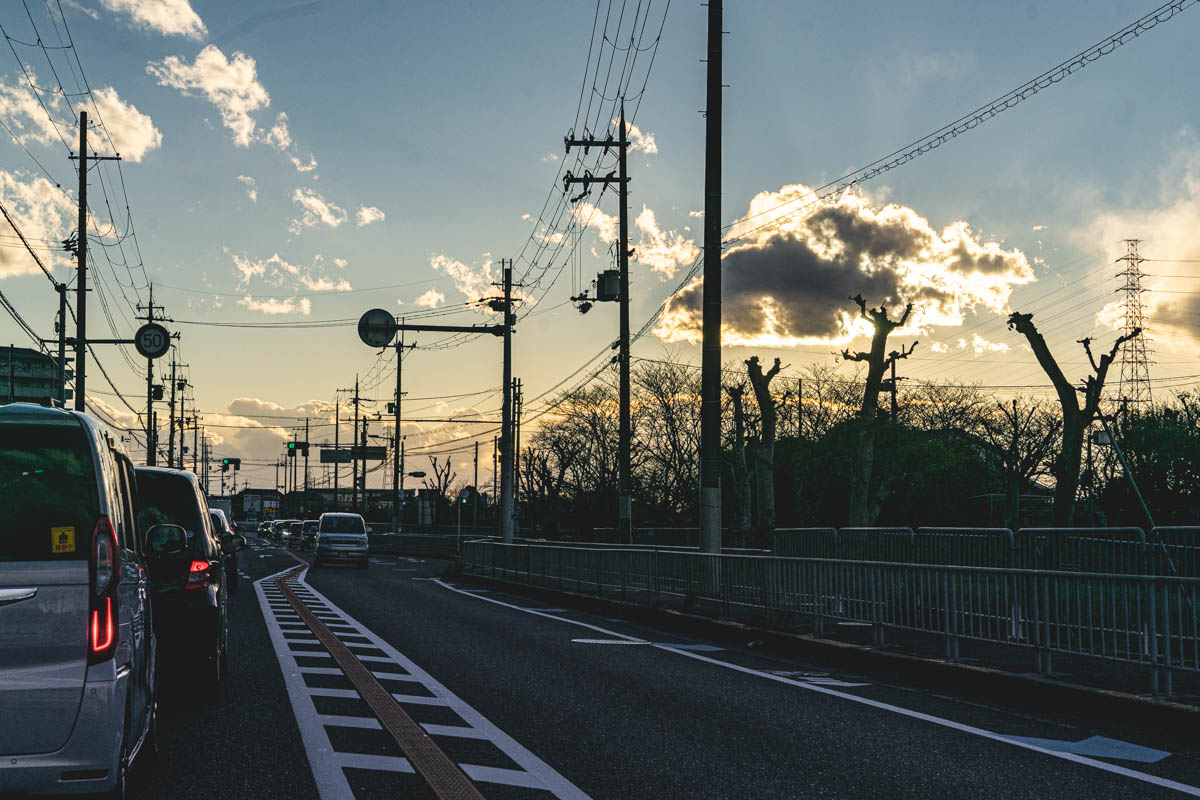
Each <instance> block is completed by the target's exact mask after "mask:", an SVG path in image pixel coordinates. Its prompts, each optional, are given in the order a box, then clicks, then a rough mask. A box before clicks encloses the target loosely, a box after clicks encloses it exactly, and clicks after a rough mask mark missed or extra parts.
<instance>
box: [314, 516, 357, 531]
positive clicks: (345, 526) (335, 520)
mask: <svg viewBox="0 0 1200 800" xmlns="http://www.w3.org/2000/svg"><path fill="white" fill-rule="evenodd" d="M366 532H367V528H366V525H365V524H364V523H363V520H362V517H358V516H336V517H333V516H326V517H321V533H366Z"/></svg>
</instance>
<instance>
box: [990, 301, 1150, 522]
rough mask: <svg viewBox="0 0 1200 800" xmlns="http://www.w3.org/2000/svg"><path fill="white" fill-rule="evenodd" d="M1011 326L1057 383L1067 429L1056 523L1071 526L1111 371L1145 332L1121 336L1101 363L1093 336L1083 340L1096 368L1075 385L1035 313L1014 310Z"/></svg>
mask: <svg viewBox="0 0 1200 800" xmlns="http://www.w3.org/2000/svg"><path fill="white" fill-rule="evenodd" d="M1008 327H1009V328H1010V329H1011V330H1015V331H1016V332H1017V333H1020V334H1021V335H1023V336H1024V337H1025V340H1026V341H1027V342H1029V346H1030V347H1031V348H1032V349H1033V354H1034V356H1036V357H1037V360H1038V364H1040V365H1041V367H1042V370H1043V371H1044V372H1045V373H1046V377H1048V378H1049V379H1050V382H1051V383H1052V384H1054V392H1055V394H1057V395H1058V404H1059V406H1060V407H1061V409H1062V425H1063V427H1062V447H1060V448H1059V452H1058V457H1057V458H1055V460H1054V481H1055V484H1054V524H1055V525H1059V526H1068V525H1070V524H1071V523H1072V521H1073V520H1074V518H1075V495H1076V493H1077V492H1078V491H1079V463H1080V459H1081V458H1082V457H1083V437H1084V433H1085V432H1086V431H1087V428H1088V426H1089V425H1091V424H1092V420H1094V419H1096V415H1097V414H1099V413H1100V395H1101V393H1102V392H1103V391H1104V381H1105V379H1106V378H1107V377H1108V368H1109V367H1110V366H1111V365H1112V362H1113V360H1114V359H1115V358H1116V357H1117V351H1118V350H1120V349H1121V345H1123V344H1125V342H1127V341H1129V340H1130V339H1133V338H1134V337H1136V336H1139V335H1140V334H1141V332H1142V329H1141V328H1134V329H1133V331H1131V332H1130V333H1127V334H1124V335H1122V336H1118V337H1117V340H1116V341H1115V342H1114V343H1113V346H1112V349H1111V350H1109V351H1108V353H1102V354H1101V355H1100V361H1099V362H1097V361H1096V357H1095V356H1094V355H1093V354H1092V340H1091V337H1086V338H1083V339H1080V340H1079V343H1080V344H1081V345H1083V349H1084V352H1086V353H1087V357H1088V362H1089V363H1090V364H1091V366H1092V374H1091V375H1088V376H1087V377H1086V378H1085V379H1084V381H1083V385H1082V386H1072V385H1071V382H1070V381H1068V380H1067V378H1066V376H1065V375H1063V371H1062V369H1061V368H1060V367H1059V366H1058V362H1057V361H1056V360H1055V359H1054V354H1053V353H1051V352H1050V347H1049V346H1048V345H1047V344H1046V339H1045V338H1044V337H1043V336H1042V334H1041V333H1039V332H1038V329H1037V326H1036V325H1034V324H1033V314H1020V313H1018V312H1015V311H1014V312H1013V313H1012V314H1010V315H1009V317H1008ZM1080 395H1082V397H1083V405H1082V406H1081V405H1080V403H1079V397H1080Z"/></svg>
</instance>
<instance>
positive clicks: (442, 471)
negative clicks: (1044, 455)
mask: <svg viewBox="0 0 1200 800" xmlns="http://www.w3.org/2000/svg"><path fill="white" fill-rule="evenodd" d="M429 463H430V464H432V465H433V477H432V478H425V480H424V481H423V482H424V484H425V488H426V489H432V490H433V491H435V492H437V494H438V496H439V497H441V498H443V499H447V500H448V499H449V494H448V491H449V489H450V484H452V483H454V479H455V478H457V477H458V473H457V472H451V468H450V456H446V461H445V463H439V462H438V457H437V456H430V457H429Z"/></svg>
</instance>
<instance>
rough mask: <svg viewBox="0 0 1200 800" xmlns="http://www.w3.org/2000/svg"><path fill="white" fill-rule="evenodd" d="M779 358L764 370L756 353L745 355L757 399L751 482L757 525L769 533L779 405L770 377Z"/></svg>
mask: <svg viewBox="0 0 1200 800" xmlns="http://www.w3.org/2000/svg"><path fill="white" fill-rule="evenodd" d="M780 369H781V367H780V365H779V359H778V358H777V359H775V363H774V364H773V365H772V366H771V368H770V369H769V370H767V371H766V372H765V373H764V372H763V369H762V365H761V364H760V363H759V362H758V356H750V358H748V359H746V371H747V373H748V374H749V375H750V385H751V386H752V387H754V399H755V400H756V401H757V402H758V414H759V420H760V422H759V437H758V442H757V445H756V446H755V448H754V482H755V484H756V485H757V487H758V495H757V498H756V499H757V502H756V504H755V505H756V506H757V510H758V522H757V525H756V529H757V530H758V532H759V533H760V534H764V535H767V536H769V535H770V534H771V533H772V532H773V531H774V530H775V425H776V422H777V420H778V416H779V415H778V407H777V405H776V403H775V398H773V397H772V396H771V379H772V378H774V377H775V376H776V375H778V374H779V370H780Z"/></svg>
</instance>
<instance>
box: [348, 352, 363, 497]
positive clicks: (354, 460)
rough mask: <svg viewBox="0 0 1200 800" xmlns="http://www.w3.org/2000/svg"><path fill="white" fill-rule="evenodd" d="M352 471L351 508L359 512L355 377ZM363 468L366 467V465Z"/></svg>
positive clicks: (356, 388)
mask: <svg viewBox="0 0 1200 800" xmlns="http://www.w3.org/2000/svg"><path fill="white" fill-rule="evenodd" d="M350 430H351V434H350V469H351V473H352V477H353V480H354V487H353V488H352V489H351V491H350V508H352V509H353V510H355V511H357V510H358V459H357V458H355V457H354V444H355V442H356V441H357V440H358V376H357V375H355V376H354V427H353V428H351V429H350ZM363 466H366V465H365V464H364V465H363Z"/></svg>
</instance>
